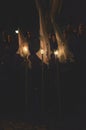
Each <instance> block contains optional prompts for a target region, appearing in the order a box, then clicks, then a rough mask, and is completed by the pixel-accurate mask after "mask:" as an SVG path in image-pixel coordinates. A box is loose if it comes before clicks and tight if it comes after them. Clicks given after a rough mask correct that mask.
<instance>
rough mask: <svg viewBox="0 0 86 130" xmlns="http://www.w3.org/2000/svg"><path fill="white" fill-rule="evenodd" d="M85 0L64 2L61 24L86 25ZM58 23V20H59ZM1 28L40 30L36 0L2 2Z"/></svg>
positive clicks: (0, 8) (0, 13)
mask: <svg viewBox="0 0 86 130" xmlns="http://www.w3.org/2000/svg"><path fill="white" fill-rule="evenodd" d="M85 3H86V2H85V0H63V2H62V9H61V12H60V14H59V22H60V23H61V24H62V25H65V24H67V23H72V24H75V25H77V24H79V23H86V17H85V12H86V8H85ZM57 22H58V20H57ZM0 27H3V28H5V27H6V28H14V27H15V28H17V27H22V28H24V29H25V30H31V31H33V30H34V31H35V30H37V29H38V12H37V9H36V5H35V0H29V1H11V0H9V1H5V0H3V1H2V0H1V1H0Z"/></svg>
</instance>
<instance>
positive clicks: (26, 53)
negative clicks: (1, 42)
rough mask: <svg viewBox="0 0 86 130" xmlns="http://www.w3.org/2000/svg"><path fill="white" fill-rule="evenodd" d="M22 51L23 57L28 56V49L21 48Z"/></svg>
mask: <svg viewBox="0 0 86 130" xmlns="http://www.w3.org/2000/svg"><path fill="white" fill-rule="evenodd" d="M22 51H23V54H24V55H25V56H26V55H28V47H27V46H23V48H22Z"/></svg>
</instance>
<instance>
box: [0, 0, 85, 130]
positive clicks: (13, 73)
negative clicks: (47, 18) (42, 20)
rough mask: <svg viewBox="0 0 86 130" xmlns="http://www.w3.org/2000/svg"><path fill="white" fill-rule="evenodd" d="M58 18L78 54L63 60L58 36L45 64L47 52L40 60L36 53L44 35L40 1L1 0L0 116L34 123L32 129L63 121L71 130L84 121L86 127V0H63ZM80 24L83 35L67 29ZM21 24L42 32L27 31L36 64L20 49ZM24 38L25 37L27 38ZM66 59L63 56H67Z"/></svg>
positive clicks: (70, 43)
mask: <svg viewBox="0 0 86 130" xmlns="http://www.w3.org/2000/svg"><path fill="white" fill-rule="evenodd" d="M40 1H42V2H44V3H43V4H44V5H47V4H48V2H49V0H40ZM55 20H56V21H55V22H57V24H58V25H59V27H61V28H63V27H64V30H63V31H64V32H65V34H66V35H64V39H65V41H67V42H68V47H69V48H68V49H69V50H70V51H71V52H72V53H73V54H74V57H73V58H74V60H73V61H72V60H70V59H67V62H64V63H62V62H59V60H58V59H59V58H57V57H56V55H55V54H54V49H56V50H58V43H57V41H58V40H57V39H56V41H54V42H53V40H52V38H51V39H49V40H50V41H49V43H50V46H51V49H52V48H53V47H54V45H53V44H52V43H54V44H55V45H56V48H54V49H53V50H52V54H51V55H50V56H51V59H50V61H49V64H48V65H47V64H45V63H43V61H42V60H43V57H42V60H41V59H40V58H38V56H37V55H36V52H37V51H38V50H39V45H40V44H39V42H40V41H41V40H39V35H38V32H39V16H38V11H37V8H36V5H35V0H28V1H24V0H21V1H20V2H19V1H18V0H17V1H15V0H1V1H0V37H1V39H0V121H1V120H4V119H6V120H9V119H10V120H16V121H24V122H29V123H32V125H34V127H33V128H35V126H36V125H42V124H44V125H47V126H49V129H52V128H57V127H58V126H62V127H65V128H66V127H67V128H68V129H70V128H73V129H75V128H80V126H82V128H86V0H62V8H61V11H60V13H59V14H57V15H56V19H55ZM80 23H83V24H82V29H83V28H84V30H85V31H83V30H82V34H79V30H72V31H70V30H69V31H68V30H67V29H68V28H66V29H65V26H66V25H68V24H72V25H74V26H76V27H79V24H80ZM52 25H53V24H52ZM84 25H85V26H84ZM53 27H54V26H53ZM18 28H20V30H22V32H26V31H29V32H32V33H31V34H36V33H37V35H36V36H37V37H33V35H31V36H32V37H28V36H26V35H25V36H26V38H27V41H28V45H29V47H32V52H31V54H30V56H29V57H28V59H30V61H31V65H32V68H29V67H28V64H27V61H28V63H29V60H26V59H25V58H26V57H23V58H22V57H21V56H20V55H19V54H16V52H17V50H18V47H19V44H18V37H17V36H18V35H17V34H16V33H15V32H14V31H15V29H18ZM70 29H71V28H70ZM75 29H76V28H75ZM3 30H4V32H5V30H7V31H8V32H10V31H12V32H14V35H13V38H14V39H13V41H11V43H12V44H9V43H10V42H8V41H9V40H8V39H7V38H9V37H6V39H4V37H3V33H2V32H3ZM57 31H58V30H57ZM74 31H75V32H74ZM58 32H60V31H58ZM64 32H63V34H64ZM71 32H72V33H71ZM54 33H55V34H56V32H54ZM8 34H10V33H6V35H7V36H9V35H8ZM25 34H26V33H25ZM45 34H46V33H45ZM55 34H52V36H55ZM66 36H67V37H66ZM22 38H23V37H22V36H21V39H22ZM66 38H68V39H66ZM24 40H25V42H26V39H24ZM24 40H21V41H24ZM61 41H62V40H60V42H61ZM15 43H16V44H15ZM34 43H36V44H34ZM61 43H63V44H62V46H63V47H64V45H66V44H64V43H65V42H64V41H62V42H61ZM81 43H82V44H81ZM22 45H23V44H22ZM36 45H37V46H36ZM30 49H31V48H30ZM34 50H35V52H34ZM30 51H31V50H30ZM63 53H65V51H64V52H63ZM68 54H69V53H68ZM57 55H58V54H57ZM41 56H43V55H41ZM69 57H70V56H69ZM69 57H67V58H69ZM61 58H63V59H64V56H63V57H61ZM26 81H27V82H26ZM25 85H26V86H25ZM25 87H27V88H25ZM43 87H44V88H43ZM26 89H27V91H26ZM42 90H43V91H42ZM59 93H60V94H59ZM59 95H60V96H59ZM26 96H27V99H25V97H26ZM43 96H44V97H43ZM59 97H60V98H59ZM26 100H27V104H25V102H26ZM43 103H44V104H43ZM59 103H60V105H59ZM25 105H26V106H25ZM43 105H44V106H43ZM42 106H43V107H45V110H44V108H43V107H42ZM0 125H1V123H0ZM83 125H84V126H85V127H83ZM58 128H59V127H58ZM31 130H32V129H31ZM45 130H47V129H45ZM62 130H63V129H62Z"/></svg>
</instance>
